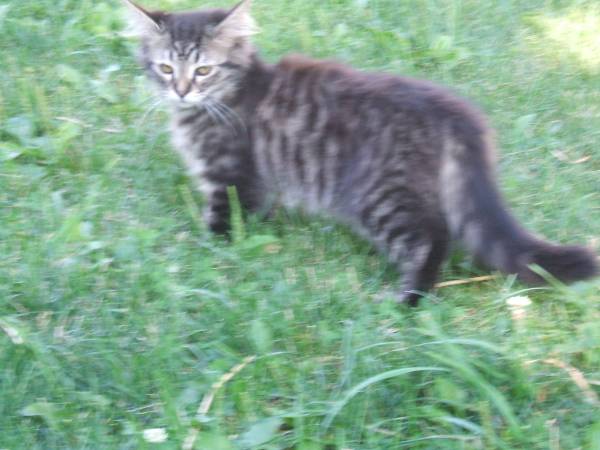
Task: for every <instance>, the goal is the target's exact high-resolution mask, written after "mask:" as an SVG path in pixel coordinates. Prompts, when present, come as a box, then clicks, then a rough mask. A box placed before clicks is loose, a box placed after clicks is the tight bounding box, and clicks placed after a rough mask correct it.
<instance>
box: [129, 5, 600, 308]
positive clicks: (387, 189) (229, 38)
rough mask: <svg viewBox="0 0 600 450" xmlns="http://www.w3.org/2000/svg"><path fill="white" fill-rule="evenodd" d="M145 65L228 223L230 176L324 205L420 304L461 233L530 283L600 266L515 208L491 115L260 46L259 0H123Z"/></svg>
mask: <svg viewBox="0 0 600 450" xmlns="http://www.w3.org/2000/svg"><path fill="white" fill-rule="evenodd" d="M124 1H125V2H126V3H127V4H128V6H129V9H130V11H131V13H132V14H131V16H132V17H131V21H130V22H131V25H132V29H133V30H134V31H135V33H136V34H137V36H138V37H140V38H141V44H142V45H141V52H140V59H141V63H142V64H143V66H144V67H145V69H146V71H147V73H148V75H149V76H150V78H152V79H154V80H155V81H156V82H157V83H158V86H159V87H160V90H161V92H162V93H163V94H164V96H165V97H166V98H167V99H169V100H171V102H172V103H173V120H172V135H173V143H174V146H175V148H176V149H177V151H178V152H179V153H180V154H181V156H182V158H183V160H184V161H185V163H186V165H187V167H188V169H189V173H190V175H191V176H192V177H193V178H194V179H195V180H196V181H197V182H198V186H199V188H200V190H201V191H202V192H203V193H204V195H205V198H206V207H205V217H206V221H207V223H208V226H209V227H210V229H211V230H212V231H214V232H215V233H227V232H228V228H229V217H230V211H229V202H228V194H227V187H228V186H235V187H236V188H237V192H238V195H239V199H240V202H241V204H242V206H243V207H245V208H246V209H247V210H249V211H267V210H268V209H269V208H270V207H271V206H272V205H274V204H280V205H283V206H285V207H289V208H300V209H302V210H304V211H307V212H309V213H317V214H327V215H329V216H331V217H334V218H336V219H338V220H339V221H342V222H344V223H347V224H350V225H351V226H352V227H353V228H354V229H355V230H357V232H359V233H361V234H362V235H364V236H365V237H367V238H368V239H369V240H370V241H371V242H373V243H374V245H375V246H377V248H378V249H380V250H381V251H382V252H384V253H386V254H387V255H388V257H389V258H390V260H391V261H392V262H393V263H395V264H397V265H398V266H399V269H400V271H401V273H402V276H403V280H402V288H401V292H400V294H399V301H402V302H407V303H409V304H411V305H415V304H416V303H417V302H418V300H419V297H420V295H422V294H423V293H424V292H426V291H427V290H429V289H430V288H431V287H432V286H433V284H434V282H435V280H436V277H437V275H438V272H439V270H440V265H441V264H442V263H443V261H444V259H445V257H446V254H447V251H448V245H449V242H450V240H451V239H457V240H460V241H461V242H462V243H463V244H464V246H465V247H466V248H467V249H468V250H469V251H470V252H471V253H472V254H473V255H474V256H475V257H476V258H477V259H478V260H480V261H481V262H483V263H485V264H486V265H488V266H491V267H493V268H497V269H499V270H501V271H503V272H506V273H509V274H517V275H518V277H519V278H520V279H522V280H523V281H525V282H528V283H534V284H536V283H540V282H543V279H542V277H540V276H539V275H538V272H539V271H534V270H532V269H531V268H530V266H531V265H537V266H539V267H541V268H543V269H544V270H545V271H546V272H548V273H550V274H551V275H553V276H554V277H555V278H557V279H559V280H561V281H564V282H572V281H576V280H581V279H585V278H589V277H592V276H594V275H595V274H596V273H597V272H598V263H597V260H596V256H595V255H594V254H593V253H592V252H591V251H590V250H587V249H585V248H582V247H575V246H568V247H567V246H557V245H553V244H550V243H546V242H544V241H542V240H540V239H538V238H537V237H534V236H533V235H532V234H530V233H528V232H527V231H526V230H525V229H524V228H522V227H521V226H520V225H519V224H518V223H517V221H516V220H515V219H514V218H513V216H512V215H511V214H510V213H509V212H508V211H507V209H506V206H505V204H504V202H503V201H502V199H501V196H500V194H499V192H498V189H497V188H496V185H495V182H494V159H495V157H494V144H493V142H492V133H491V132H490V129H489V128H488V125H487V124H486V122H485V120H484V118H483V117H482V115H481V114H480V113H479V112H478V110H477V109H475V108H474V107H473V106H471V105H470V104H469V103H467V102H466V101H465V100H462V99H460V98H457V97H456V96H455V95H454V94H452V93H450V92H449V91H447V90H445V89H444V88H442V87H439V86H436V85H434V84H431V83H428V82H425V81H418V80H414V79H409V78H402V77H398V76H393V75H385V74H378V73H363V72H359V71H356V70H353V69H350V68H348V67H345V66H343V65H340V64H337V63H333V62H327V61H316V60H312V59H309V58H305V57H302V56H288V57H286V58H284V59H283V60H282V61H281V62H279V63H278V64H276V65H270V64H266V63H265V62H263V61H261V59H260V58H259V57H258V56H257V53H256V50H255V48H254V47H253V46H252V44H251V42H250V37H251V36H252V35H253V34H255V33H256V31H257V28H256V25H255V22H254V20H253V19H252V16H251V14H250V3H251V1H250V0H244V1H242V2H241V3H239V4H238V5H237V6H235V7H234V8H233V9H230V10H221V9H214V10H200V11H190V12H179V13H169V12H162V11H147V10H145V9H144V8H142V7H141V6H138V5H136V4H134V3H132V2H130V1H129V0H124Z"/></svg>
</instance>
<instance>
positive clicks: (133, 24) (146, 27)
mask: <svg viewBox="0 0 600 450" xmlns="http://www.w3.org/2000/svg"><path fill="white" fill-rule="evenodd" d="M123 2H124V3H125V5H126V6H127V11H128V21H129V28H128V34H130V35H132V36H138V37H142V36H149V35H156V34H160V33H162V31H163V27H162V20H163V18H164V16H165V14H164V13H162V12H160V11H148V10H146V9H144V8H142V7H141V6H139V5H138V4H136V3H134V2H132V1H131V0H123Z"/></svg>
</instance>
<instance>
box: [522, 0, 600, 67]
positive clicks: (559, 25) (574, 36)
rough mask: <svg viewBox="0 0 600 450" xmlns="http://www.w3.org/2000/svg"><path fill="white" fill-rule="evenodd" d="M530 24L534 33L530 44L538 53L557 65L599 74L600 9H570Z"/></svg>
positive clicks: (534, 19) (536, 17)
mask: <svg viewBox="0 0 600 450" xmlns="http://www.w3.org/2000/svg"><path fill="white" fill-rule="evenodd" d="M527 22H528V23H529V24H530V25H531V27H532V28H533V30H534V32H535V34H534V36H531V39H529V43H530V44H532V49H533V50H535V51H536V53H539V54H541V55H542V56H543V57H544V58H545V59H550V60H551V61H554V62H559V63H567V64H575V65H577V66H578V67H580V68H582V69H584V70H588V71H593V72H597V71H600V8H599V7H590V6H588V7H587V8H585V9H584V8H571V9H569V10H567V11H565V12H564V13H563V14H561V15H559V16H556V15H550V14H547V13H541V14H539V15H534V16H530V17H529V18H528V20H527Z"/></svg>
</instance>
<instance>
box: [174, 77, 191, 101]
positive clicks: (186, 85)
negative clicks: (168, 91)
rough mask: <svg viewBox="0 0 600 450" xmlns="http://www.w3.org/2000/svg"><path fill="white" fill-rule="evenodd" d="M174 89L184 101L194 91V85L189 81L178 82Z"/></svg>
mask: <svg viewBox="0 0 600 450" xmlns="http://www.w3.org/2000/svg"><path fill="white" fill-rule="evenodd" d="M173 89H174V90H175V92H176V93H177V95H179V97H180V98H181V99H183V98H184V97H185V96H186V95H188V94H189V93H190V91H191V89H192V84H191V83H190V82H189V81H187V80H178V81H177V82H175V86H173Z"/></svg>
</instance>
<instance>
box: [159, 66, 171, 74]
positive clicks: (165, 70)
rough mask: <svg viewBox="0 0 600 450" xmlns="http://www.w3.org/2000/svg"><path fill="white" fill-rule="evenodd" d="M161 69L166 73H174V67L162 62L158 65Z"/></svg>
mask: <svg viewBox="0 0 600 450" xmlns="http://www.w3.org/2000/svg"><path fill="white" fill-rule="evenodd" d="M158 68H159V69H160V71H161V72H162V73H164V74H166V75H171V74H172V73H173V68H172V67H171V66H170V65H168V64H161V65H160V66H158Z"/></svg>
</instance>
